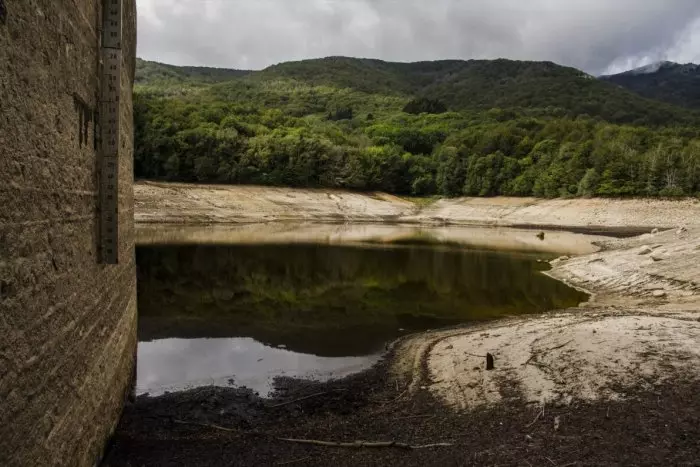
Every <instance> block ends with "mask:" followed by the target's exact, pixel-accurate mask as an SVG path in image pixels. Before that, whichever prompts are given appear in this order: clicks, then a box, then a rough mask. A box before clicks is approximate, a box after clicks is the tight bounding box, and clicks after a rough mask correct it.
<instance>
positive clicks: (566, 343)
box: [545, 339, 574, 352]
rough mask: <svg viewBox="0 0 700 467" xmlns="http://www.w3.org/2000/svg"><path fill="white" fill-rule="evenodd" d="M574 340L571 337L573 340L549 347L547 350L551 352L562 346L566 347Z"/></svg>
mask: <svg viewBox="0 0 700 467" xmlns="http://www.w3.org/2000/svg"><path fill="white" fill-rule="evenodd" d="M573 341H574V340H573V339H571V340H570V341H568V342H564V343H563V344H562V345H558V346H556V347H552V348H551V349H547V350H545V352H551V351H552V350H558V349H561V348H562V347H566V346H567V345H569V344H571V343H572V342H573Z"/></svg>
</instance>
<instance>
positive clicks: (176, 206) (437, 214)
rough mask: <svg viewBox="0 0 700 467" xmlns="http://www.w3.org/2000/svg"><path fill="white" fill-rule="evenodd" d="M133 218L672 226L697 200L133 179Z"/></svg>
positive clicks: (696, 211) (692, 211)
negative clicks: (404, 193) (430, 195)
mask: <svg viewBox="0 0 700 467" xmlns="http://www.w3.org/2000/svg"><path fill="white" fill-rule="evenodd" d="M134 203H135V220H136V223H137V224H145V223H176V224H189V225H192V224H241V223H255V222H271V221H296V222H305V221H310V222H336V223H337V222H352V223H402V224H432V225H479V226H484V225H492V226H511V227H542V228H544V227H547V228H552V229H555V228H561V227H571V228H581V227H584V228H588V229H596V228H599V229H610V228H620V229H641V228H648V230H651V229H652V228H655V227H658V228H675V227H678V226H681V225H692V224H696V223H698V219H700V200H698V199H686V200H679V201H668V200H639V199H635V200H610V199H568V200H561V199H555V200H542V199H535V198H504V197H501V198H454V199H440V200H436V201H434V202H426V201H425V200H423V201H421V202H413V201H410V200H407V199H402V198H399V197H397V196H393V195H388V194H386V193H354V192H346V191H337V190H336V191H333V190H312V189H294V188H273V187H259V186H222V185H194V184H192V185H190V184H182V183H158V182H138V183H136V184H134Z"/></svg>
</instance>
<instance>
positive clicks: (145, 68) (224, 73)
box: [135, 58, 250, 85]
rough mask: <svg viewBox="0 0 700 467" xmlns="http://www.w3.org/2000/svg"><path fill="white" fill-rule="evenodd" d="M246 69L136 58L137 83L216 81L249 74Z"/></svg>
mask: <svg viewBox="0 0 700 467" xmlns="http://www.w3.org/2000/svg"><path fill="white" fill-rule="evenodd" d="M249 73H250V71H247V70H228V69H225V68H208V67H196V66H174V65H166V64H164V63H158V62H149V61H147V60H142V59H140V58H137V59H136V78H135V82H136V84H137V85H157V84H165V83H172V82H177V83H185V82H198V83H217V82H221V81H228V80H231V79H233V78H239V77H241V76H245V75H247V74H249Z"/></svg>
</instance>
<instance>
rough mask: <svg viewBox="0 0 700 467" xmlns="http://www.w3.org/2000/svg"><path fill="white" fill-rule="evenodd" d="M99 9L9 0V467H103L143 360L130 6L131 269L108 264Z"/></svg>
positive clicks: (2, 323)
mask: <svg viewBox="0 0 700 467" xmlns="http://www.w3.org/2000/svg"><path fill="white" fill-rule="evenodd" d="M101 3H102V2H101V1H100V0H0V465H2V466H10V465H22V466H24V465H27V466H40V465H41V466H43V465H70V466H74V465H75V466H81V465H85V466H88V465H94V464H95V462H97V461H98V460H99V458H100V456H101V454H102V451H103V448H104V445H105V442H106V440H107V439H108V437H109V435H110V433H111V431H112V430H113V429H114V427H115V425H116V423H117V420H118V417H119V414H120V411H121V408H122V405H123V402H124V399H125V397H126V395H127V394H128V392H129V390H130V386H131V382H132V381H131V380H132V375H133V370H134V365H135V351H136V287H135V285H136V284H135V280H136V278H135V266H134V247H133V220H132V219H133V195H132V186H131V180H132V178H133V177H132V144H133V137H132V134H133V129H132V115H131V114H132V104H131V88H132V83H133V73H134V66H135V58H134V57H135V46H136V11H135V0H124V45H125V49H124V64H123V67H122V69H123V72H122V78H121V80H122V92H121V96H122V102H121V119H122V134H121V156H120V167H119V170H120V194H119V207H120V237H121V240H120V252H119V255H120V264H119V265H118V266H106V265H102V264H100V262H99V256H98V254H99V237H98V233H99V196H98V181H99V179H98V162H99V161H98V158H97V152H96V150H95V147H96V142H95V137H96V133H97V132H96V131H95V111H96V108H97V102H98V101H97V96H98V92H99V73H98V70H99V68H98V67H99V41H100V38H99V29H100V17H101Z"/></svg>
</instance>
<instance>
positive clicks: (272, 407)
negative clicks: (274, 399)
mask: <svg viewBox="0 0 700 467" xmlns="http://www.w3.org/2000/svg"><path fill="white" fill-rule="evenodd" d="M326 394H328V392H326V391H324V392H317V393H316V394H310V395H308V396H304V397H300V398H298V399H292V400H291V401H287V402H282V403H281V404H275V405H270V406H268V407H269V408H271V409H276V408H277V407H284V406H285V405H289V404H293V403H295V402H301V401H305V400H306V399H311V398H312V397H319V396H323V395H326Z"/></svg>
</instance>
